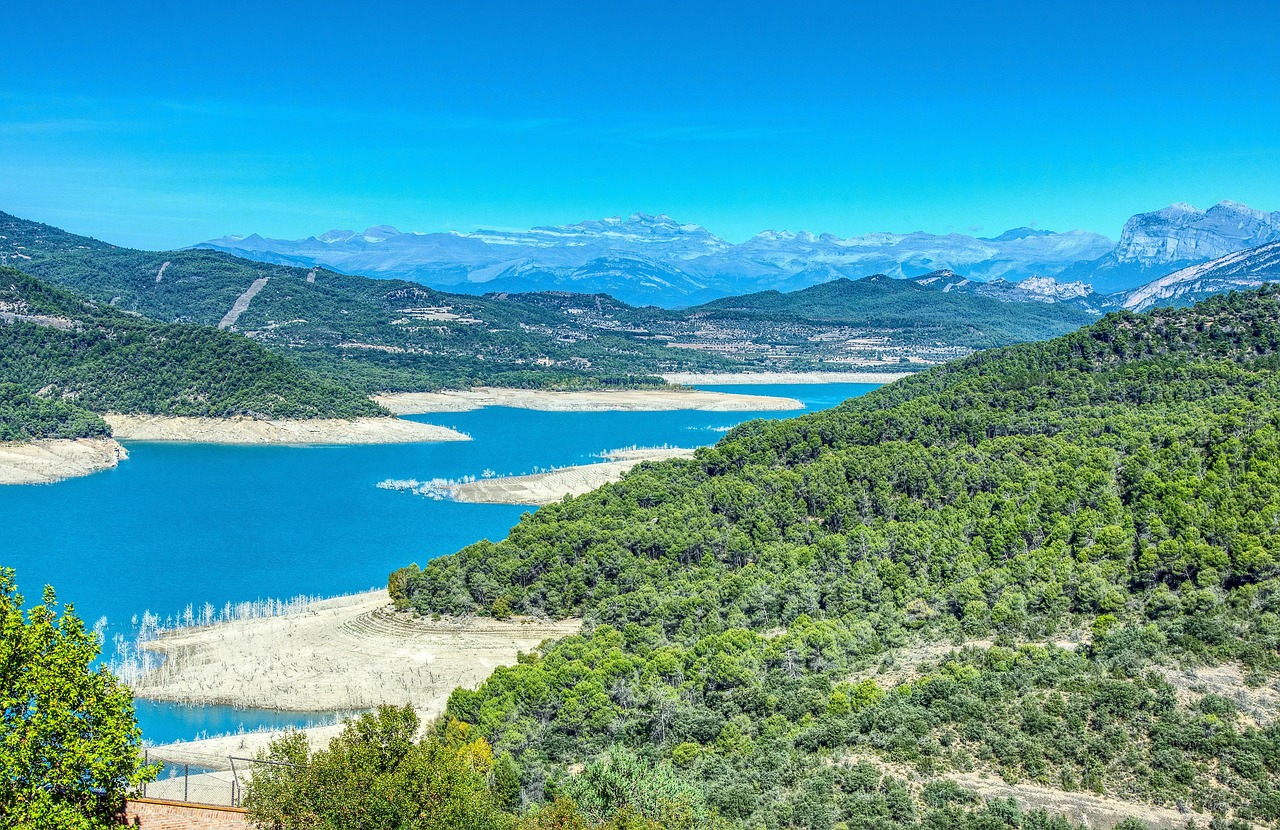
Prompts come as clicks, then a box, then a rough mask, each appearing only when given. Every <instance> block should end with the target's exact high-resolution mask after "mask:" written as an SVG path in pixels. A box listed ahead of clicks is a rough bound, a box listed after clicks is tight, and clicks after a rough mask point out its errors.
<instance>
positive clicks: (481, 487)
mask: <svg viewBox="0 0 1280 830" xmlns="http://www.w3.org/2000/svg"><path fill="white" fill-rule="evenodd" d="M693 452H694V451H693V450H691V449H665V448H664V449H637V450H619V451H617V452H615V453H611V454H610V456H609V457H610V458H613V459H616V460H612V461H606V462H603V463H600V464H583V465H581V466H578V467H565V468H564V469H563V470H553V471H551V472H549V473H534V474H533V475H526V476H504V477H502V478H491V479H480V480H478V481H473V482H467V483H466V484H455V485H453V486H451V487H449V488H448V489H449V497H450V498H452V499H453V500H454V501H462V502H470V503H475V504H529V505H535V504H536V505H542V504H551V503H552V502H557V501H560V500H561V499H562V498H564V497H565V496H580V495H582V494H583V493H590V492H591V491H592V490H595V489H596V488H598V487H603V486H604V485H606V484H611V483H613V482H615V481H619V480H621V478H622V476H623V475H624V474H626V473H627V472H628V471H629V470H631V468H633V467H635V466H636V465H637V464H640V463H641V462H644V461H661V460H663V459H667V458H692V457H693Z"/></svg>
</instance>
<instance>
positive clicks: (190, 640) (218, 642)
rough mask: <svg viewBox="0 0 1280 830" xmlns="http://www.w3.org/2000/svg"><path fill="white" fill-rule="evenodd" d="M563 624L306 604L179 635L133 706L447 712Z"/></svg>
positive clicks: (356, 601) (363, 604) (164, 647)
mask: <svg viewBox="0 0 1280 830" xmlns="http://www.w3.org/2000/svg"><path fill="white" fill-rule="evenodd" d="M580 625H581V622H580V621H578V620H569V621H562V622H552V621H548V620H512V621H508V622H499V621H497V620H492V619H487V618H467V619H442V620H438V621H432V620H429V619H423V618H420V617H417V616H413V615H410V614H407V613H396V612H395V611H394V610H393V609H392V607H391V604H390V600H389V598H388V597H387V593H386V591H371V592H368V593H364V594H355V595H353V596H350V597H339V598H336V599H332V600H325V601H323V602H318V603H312V604H311V605H309V606H306V607H305V608H303V609H302V610H301V611H300V612H296V613H293V614H291V615H289V616H286V617H271V618H266V619H256V620H237V621H235V622H228V623H221V624H218V625H213V626H208V627H204V628H189V629H179V630H177V631H172V632H169V633H167V634H164V635H162V636H161V637H160V639H158V640H156V641H154V642H152V643H150V644H148V647H149V648H151V649H152V650H155V651H158V652H161V653H163V654H164V655H165V656H166V658H167V659H166V660H165V662H164V664H163V665H162V666H161V667H160V668H159V669H156V670H155V671H153V672H151V673H149V674H146V675H144V676H142V677H141V678H137V679H134V680H133V681H132V682H131V684H130V685H131V686H132V687H133V689H134V692H135V693H136V694H137V695H138V697H142V698H147V699H150V700H169V701H176V702H180V703H193V704H204V705H208V704H222V705H232V706H247V707H254V708H263V709H288V710H295V711H303V712H308V711H310V712H334V711H350V710H354V709H365V708H370V707H373V706H377V705H379V704H382V703H390V704H397V705H403V704H406V703H409V704H412V705H413V706H414V707H415V708H417V709H418V711H419V712H421V713H422V714H423V716H424V717H433V716H435V715H438V714H439V713H440V712H442V711H444V704H445V702H446V701H447V700H448V698H449V694H450V693H451V692H452V691H453V690H454V689H455V688H456V687H458V686H469V687H474V686H476V685H477V684H479V683H480V682H481V681H482V680H484V679H485V678H486V677H488V676H489V674H490V673H491V672H492V671H493V670H494V669H495V668H497V667H498V666H502V665H509V664H512V663H514V662H515V660H516V652H517V651H532V650H533V649H534V648H536V647H537V646H538V644H539V643H541V642H542V641H543V640H546V639H548V638H552V639H555V638H559V637H564V636H567V635H569V634H572V633H574V632H576V631H578V629H579V627H580Z"/></svg>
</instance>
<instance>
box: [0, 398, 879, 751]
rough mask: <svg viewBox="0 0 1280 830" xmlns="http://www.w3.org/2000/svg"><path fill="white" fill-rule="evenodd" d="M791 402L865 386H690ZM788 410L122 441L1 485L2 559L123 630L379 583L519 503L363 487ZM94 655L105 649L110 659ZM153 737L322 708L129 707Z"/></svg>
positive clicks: (31, 589) (501, 469)
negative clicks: (93, 470)
mask: <svg viewBox="0 0 1280 830" xmlns="http://www.w3.org/2000/svg"><path fill="white" fill-rule="evenodd" d="M703 388H707V389H716V390H719V391H727V392H739V393H746V394H758V395H782V396H786V397H792V398H797V399H799V400H800V401H801V402H803V403H804V404H805V409H806V411H814V410H818V409H826V408H828V407H831V406H834V405H836V404H838V403H839V402H841V401H843V400H845V399H846V398H850V397H856V396H859V395H862V394H865V393H866V392H868V391H870V390H871V389H874V388H875V385H873V384H822V385H794V386H793V385H762V386H725V387H711V386H708V387H703ZM798 414H801V413H800V412H798V411H792V412H770V413H743V412H725V413H720V412H599V413H568V412H534V411H529V410H523V409H509V408H502V407H494V408H488V409H481V410H476V411H473V412H461V413H445V414H437V415H431V416H421V417H418V418H416V419H417V420H422V421H428V422H430V423H436V424H442V425H444V426H449V427H454V428H456V429H459V430H461V431H463V432H466V433H468V434H470V435H471V436H472V438H473V439H474V440H472V441H467V442H450V443H440V444H402V445H384V446H360V447H304V448H300V447H238V446H225V445H192V444H164V443H130V444H127V446H128V449H129V453H130V458H129V460H128V461H126V462H124V463H122V464H121V465H120V466H119V467H118V468H117V469H115V470H110V471H107V472H104V473H98V474H96V475H92V476H87V477H85V478H79V479H72V480H69V481H64V482H60V483H58V484H54V485H47V486H11V487H5V488H3V489H0V527H3V528H4V529H5V530H4V538H3V540H2V541H0V565H3V566H6V567H12V568H15V569H16V570H17V579H18V585H19V586H20V588H21V589H22V591H23V593H24V594H25V595H26V597H27V599H28V601H31V600H35V599H37V598H38V597H39V595H40V590H41V588H42V587H43V586H44V585H46V584H50V585H53V586H54V587H55V588H56V589H57V592H58V596H59V599H60V600H61V601H62V602H70V603H74V604H75V610H76V613H77V614H78V615H79V616H80V617H81V618H83V619H84V620H85V622H86V624H87V625H90V626H92V625H94V624H95V622H98V621H99V620H103V619H105V622H104V623H102V626H103V628H104V633H105V635H106V638H107V647H106V650H107V651H110V648H111V646H110V643H111V639H112V637H113V636H114V635H115V634H117V633H120V634H124V635H126V636H132V635H133V633H134V632H135V630H136V624H137V623H136V620H137V618H140V617H141V616H142V614H143V613H144V612H145V611H151V612H153V613H155V614H158V615H159V616H160V617H161V618H164V617H166V616H175V617H176V616H177V615H180V614H181V613H182V611H183V609H184V608H185V607H186V606H187V605H192V606H193V607H194V608H197V609H198V608H200V607H201V606H203V605H204V604H205V603H210V604H212V605H213V606H215V607H217V608H221V607H222V606H223V604H224V603H227V602H233V603H234V602H241V601H246V600H254V599H259V598H267V597H274V598H287V597H292V596H297V595H299V594H309V595H321V596H330V595H334V594H342V593H350V592H353V591H360V590H365V589H368V588H372V587H380V586H383V585H385V584H386V578H387V574H388V573H390V572H391V571H392V570H394V569H395V568H398V567H400V566H402V565H405V564H407V563H409V562H417V563H419V564H424V563H426V562H427V561H428V560H430V559H432V558H434V557H436V556H440V555H443V554H447V553H452V552H453V551H456V550H458V549H459V548H461V547H463V546H465V545H467V544H470V543H471V542H474V541H476V540H478V539H483V538H488V539H493V540H497V539H501V538H502V537H504V536H505V535H506V533H507V530H508V529H509V528H510V527H511V525H513V524H514V523H515V522H516V521H518V520H519V518H520V515H521V514H522V513H524V512H526V511H528V510H530V509H531V508H527V507H513V506H508V505H477V504H457V503H453V502H447V501H433V500H431V499H427V498H423V497H421V496H416V495H413V494H410V493H405V492H397V491H393V490H384V489H379V488H378V487H377V486H376V485H377V484H378V482H380V481H384V480H386V479H410V478H416V479H419V480H426V479H431V478H461V477H463V476H467V475H475V476H478V475H480V474H481V473H482V472H483V471H485V470H492V471H494V472H496V473H497V474H499V475H504V474H519V473H529V472H534V471H536V470H537V469H540V468H541V469H546V468H550V467H555V466H566V465H569V464H583V463H589V462H591V461H593V460H596V459H595V458H594V456H595V455H596V454H598V453H600V452H601V451H603V450H609V449H616V448H619V447H626V446H632V445H638V446H661V445H670V446H679V447H695V446H702V445H706V444H712V443H715V442H716V441H718V440H719V439H720V437H721V436H722V434H723V433H724V432H725V431H726V430H727V429H728V428H730V427H732V426H734V425H736V424H738V423H741V422H743V421H746V420H749V419H751V418H755V417H765V418H782V417H793V416H795V415H798ZM108 656H109V655H108ZM138 715H139V721H140V723H141V724H142V727H143V732H144V737H145V738H146V739H147V740H149V741H152V742H157V743H160V742H165V741H171V740H177V739H180V738H191V737H195V736H196V735H198V734H201V733H208V734H217V733H220V732H233V731H237V730H239V729H242V728H244V729H254V728H258V727H263V726H267V727H272V726H282V725H288V724H303V723H306V722H307V721H308V720H322V719H323V716H322V715H308V714H300V713H288V712H261V711H251V710H250V711H246V710H235V709H231V708H228V707H201V708H185V707H179V706H172V705H168V704H154V703H148V702H145V701H139V704H138Z"/></svg>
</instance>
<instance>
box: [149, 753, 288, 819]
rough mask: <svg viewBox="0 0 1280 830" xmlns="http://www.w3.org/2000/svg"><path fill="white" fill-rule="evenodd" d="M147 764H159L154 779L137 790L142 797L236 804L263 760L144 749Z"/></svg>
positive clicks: (239, 804)
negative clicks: (157, 772)
mask: <svg viewBox="0 0 1280 830" xmlns="http://www.w3.org/2000/svg"><path fill="white" fill-rule="evenodd" d="M143 755H144V760H145V761H146V763H148V764H160V773H159V774H158V775H157V776H156V780H155V781H152V782H150V783H148V784H144V785H143V786H142V787H141V789H140V790H139V792H138V795H140V796H142V797H143V798H159V799H164V800H166V801H185V802H189V803H192V804H210V805H217V806H223V807H239V806H241V805H242V803H243V801H244V795H245V787H246V786H247V785H248V783H249V782H250V781H251V780H252V778H253V773H254V771H255V770H257V769H261V768H262V766H263V765H264V764H266V763H270V762H266V761H260V760H257V759H254V758H238V757H236V756H228V755H201V754H197V753H190V752H172V753H160V752H157V751H156V750H151V749H148V750H144V752H143Z"/></svg>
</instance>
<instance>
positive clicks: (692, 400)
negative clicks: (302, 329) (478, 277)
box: [374, 387, 804, 415]
mask: <svg viewBox="0 0 1280 830" xmlns="http://www.w3.org/2000/svg"><path fill="white" fill-rule="evenodd" d="M374 401H376V402H377V403H379V404H381V405H382V406H383V407H385V408H386V409H388V410H390V411H391V412H394V413H395V414H397V415H425V414H427V413H433V412H469V411H471V410H473V409H481V408H483V407H486V406H508V407H514V408H517V409H533V410H538V411H542V412H670V411H676V410H699V411H703V412H786V411H791V410H798V409H804V404H802V403H800V401H797V400H795V399H794V398H780V397H771V396H767V395H741V394H735V393H729V392H706V391H702V390H697V389H663V388H657V389H610V390H595V391H583V392H550V391H547V390H544V389H507V388H499V387H477V388H475V389H465V390H444V391H441V392H394V393H389V394H385V395H377V396H375V397H374Z"/></svg>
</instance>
